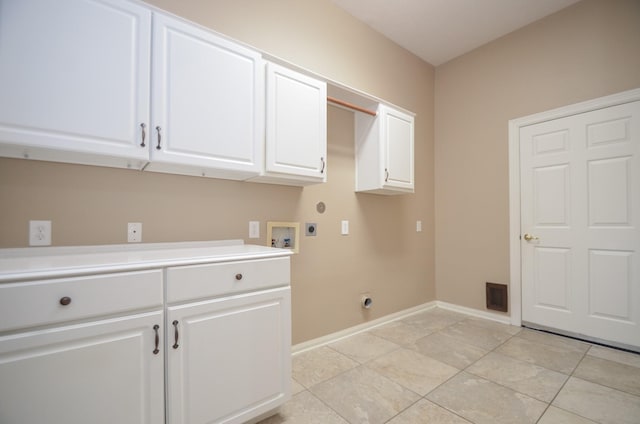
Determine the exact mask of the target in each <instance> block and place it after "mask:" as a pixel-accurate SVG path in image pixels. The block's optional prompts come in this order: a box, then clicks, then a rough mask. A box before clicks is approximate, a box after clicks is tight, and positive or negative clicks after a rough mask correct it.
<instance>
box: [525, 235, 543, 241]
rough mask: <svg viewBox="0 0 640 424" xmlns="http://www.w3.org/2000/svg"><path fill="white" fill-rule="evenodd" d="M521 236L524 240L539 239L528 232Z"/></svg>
mask: <svg viewBox="0 0 640 424" xmlns="http://www.w3.org/2000/svg"><path fill="white" fill-rule="evenodd" d="M522 238H523V239H525V240H526V241H531V240H540V239H539V238H538V237H536V236H534V235H531V234H529V233H526V234H525V235H524V236H522Z"/></svg>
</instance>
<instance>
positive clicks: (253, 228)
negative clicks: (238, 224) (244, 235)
mask: <svg viewBox="0 0 640 424" xmlns="http://www.w3.org/2000/svg"><path fill="white" fill-rule="evenodd" d="M249 238H260V221H249Z"/></svg>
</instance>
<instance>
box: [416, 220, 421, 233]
mask: <svg viewBox="0 0 640 424" xmlns="http://www.w3.org/2000/svg"><path fill="white" fill-rule="evenodd" d="M420 232H422V221H416V233H420Z"/></svg>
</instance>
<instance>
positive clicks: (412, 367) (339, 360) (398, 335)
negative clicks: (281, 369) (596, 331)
mask: <svg viewBox="0 0 640 424" xmlns="http://www.w3.org/2000/svg"><path fill="white" fill-rule="evenodd" d="M293 392H294V395H293V398H292V399H291V401H289V402H288V403H287V404H285V406H284V407H283V408H282V410H281V412H280V413H279V414H278V415H275V416H273V417H271V418H268V419H266V420H264V421H262V422H261V423H260V424H280V423H295V424H312V423H318V424H333V423H336V424H365V423H371V424H379V423H380V424H382V423H389V424H421V423H430V424H438V423H454V424H464V423H467V424H468V423H474V424H482V423H491V424H499V423H517V424H527V423H539V424H574V423H575V424H585V423H611V424H613V423H615V424H626V423H629V424H639V423H640V355H638V354H633V353H628V352H623V351H619V350H615V349H609V348H606V347H602V346H597V345H591V344H589V343H584V342H580V341H576V340H573V339H568V338H564V337H560V336H555V335H550V334H547V333H542V332H537V331H533V330H528V329H521V328H518V327H512V326H508V325H503V324H499V323H495V322H492V321H488V320H482V319H477V318H470V317H468V316H466V315H462V314H458V313H455V312H451V311H447V310H444V309H438V308H434V309H431V310H429V311H426V312H422V313H419V314H415V315H412V316H409V317H407V318H405V319H403V320H400V321H395V322H392V323H389V324H386V325H384V326H381V327H377V328H375V329H372V330H370V331H367V332H364V333H360V334H357V335H354V336H351V337H349V338H346V339H343V340H340V341H337V342H335V343H332V344H330V345H328V346H324V347H320V348H317V349H314V350H310V351H307V352H304V353H301V354H298V355H296V356H294V357H293Z"/></svg>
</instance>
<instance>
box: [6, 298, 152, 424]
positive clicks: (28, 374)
mask: <svg viewBox="0 0 640 424" xmlns="http://www.w3.org/2000/svg"><path fill="white" fill-rule="evenodd" d="M154 325H160V326H162V312H161V311H158V312H153V313H148V314H140V315H135V316H130V317H125V318H118V319H111V320H104V321H98V322H94V323H88V324H81V325H74V326H67V327H59V328H54V329H50V330H43V331H34V332H28V333H21V334H15V335H9V336H4V337H0V422H2V423H47V424H84V423H89V422H90V423H92V424H113V423H118V424H129V423H130V424H141V423H145V424H161V423H163V422H164V412H163V394H164V378H163V376H164V373H163V365H164V364H163V356H164V355H163V351H162V349H160V351H159V352H158V354H154V353H153V350H154V347H155V334H154V330H153V326H154ZM158 331H159V332H161V331H162V329H161V327H160V328H159V330H158ZM159 336H160V337H161V336H162V334H161V333H159ZM160 340H162V339H160Z"/></svg>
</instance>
